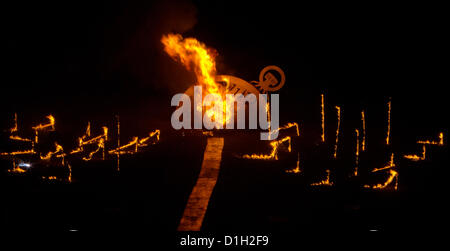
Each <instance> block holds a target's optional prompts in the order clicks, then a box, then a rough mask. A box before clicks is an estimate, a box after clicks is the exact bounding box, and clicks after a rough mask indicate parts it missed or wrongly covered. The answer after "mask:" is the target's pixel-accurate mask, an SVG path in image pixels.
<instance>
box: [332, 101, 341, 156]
mask: <svg viewBox="0 0 450 251" xmlns="http://www.w3.org/2000/svg"><path fill="white" fill-rule="evenodd" d="M336 112H337V127H336V144H335V145H334V154H333V157H334V158H336V156H337V149H338V142H339V127H340V126H341V108H340V107H339V106H336Z"/></svg>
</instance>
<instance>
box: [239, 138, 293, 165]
mask: <svg viewBox="0 0 450 251" xmlns="http://www.w3.org/2000/svg"><path fill="white" fill-rule="evenodd" d="M284 142H288V151H289V152H291V137H289V136H286V137H284V138H282V139H280V140H277V141H272V142H271V143H270V145H271V146H272V152H271V153H270V154H252V155H248V154H245V155H244V156H242V158H244V159H262V160H270V159H275V160H278V147H279V146H280V145H281V144H282V143H284Z"/></svg>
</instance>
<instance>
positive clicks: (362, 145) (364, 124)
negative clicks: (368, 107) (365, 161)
mask: <svg viewBox="0 0 450 251" xmlns="http://www.w3.org/2000/svg"><path fill="white" fill-rule="evenodd" d="M361 121H362V129H363V135H362V142H361V151H363V152H364V151H366V116H365V113H364V110H362V111H361Z"/></svg>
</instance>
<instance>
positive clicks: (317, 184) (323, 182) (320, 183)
mask: <svg viewBox="0 0 450 251" xmlns="http://www.w3.org/2000/svg"><path fill="white" fill-rule="evenodd" d="M326 172H327V177H326V179H324V180H321V181H319V182H316V183H312V184H311V186H333V182H331V181H330V170H328V169H327V170H326Z"/></svg>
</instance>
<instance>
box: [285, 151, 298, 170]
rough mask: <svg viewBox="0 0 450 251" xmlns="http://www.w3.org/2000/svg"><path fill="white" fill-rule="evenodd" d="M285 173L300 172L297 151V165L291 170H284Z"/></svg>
mask: <svg viewBox="0 0 450 251" xmlns="http://www.w3.org/2000/svg"><path fill="white" fill-rule="evenodd" d="M286 172H287V173H301V172H302V170H300V153H297V166H296V167H295V168H294V169H292V170H286Z"/></svg>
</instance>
